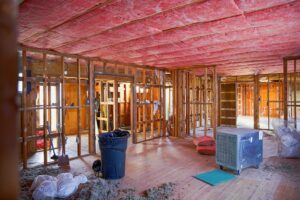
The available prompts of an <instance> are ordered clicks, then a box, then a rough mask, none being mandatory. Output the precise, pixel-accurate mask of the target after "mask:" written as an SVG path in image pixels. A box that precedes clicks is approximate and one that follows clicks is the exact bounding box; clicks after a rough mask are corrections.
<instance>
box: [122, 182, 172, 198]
mask: <svg viewBox="0 0 300 200" xmlns="http://www.w3.org/2000/svg"><path fill="white" fill-rule="evenodd" d="M174 186H175V184H174V183H171V182H169V183H164V184H162V185H160V186H158V187H153V188H150V189H147V190H146V191H145V192H144V194H143V195H138V194H136V192H135V190H134V189H131V190H130V189H128V190H126V191H125V196H123V197H121V198H120V200H168V199H171V196H172V193H173V191H174Z"/></svg>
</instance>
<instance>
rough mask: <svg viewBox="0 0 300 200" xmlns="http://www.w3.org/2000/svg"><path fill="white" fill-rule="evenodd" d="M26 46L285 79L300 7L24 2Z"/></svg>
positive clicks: (236, 0)
mask: <svg viewBox="0 0 300 200" xmlns="http://www.w3.org/2000/svg"><path fill="white" fill-rule="evenodd" d="M18 31H19V38H18V41H19V43H21V44H22V45H25V46H30V47H36V48H41V49H51V50H55V51H58V52H62V53H70V54H80V55H84V56H87V57H101V58H104V59H108V60H115V61H121V62H127V63H136V64H140V65H152V66H157V67H166V68H174V67H178V66H190V65H196V64H209V65H212V64H216V65H217V71H218V72H219V73H222V74H226V73H232V74H235V75H238V74H253V73H255V72H256V71H257V70H259V71H260V72H264V73H268V72H282V58H283V57H285V56H290V55H296V54H300V42H299V41H300V0H272V1H261V0H148V1H140V0H74V1H64V0H53V1H46V0H25V1H24V2H23V3H22V4H21V5H20V13H19V16H18Z"/></svg>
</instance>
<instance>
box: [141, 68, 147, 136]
mask: <svg viewBox="0 0 300 200" xmlns="http://www.w3.org/2000/svg"><path fill="white" fill-rule="evenodd" d="M143 84H144V87H143V88H144V90H143V98H142V99H143V121H146V109H147V108H146V99H147V93H146V70H145V69H143ZM146 131H147V123H143V139H144V140H146V139H147V135H146V134H147V133H146Z"/></svg>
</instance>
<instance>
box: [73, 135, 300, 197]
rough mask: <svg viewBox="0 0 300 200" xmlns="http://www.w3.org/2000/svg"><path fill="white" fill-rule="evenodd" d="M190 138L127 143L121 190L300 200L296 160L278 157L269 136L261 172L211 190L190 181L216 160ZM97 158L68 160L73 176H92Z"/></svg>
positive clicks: (299, 169)
mask: <svg viewBox="0 0 300 200" xmlns="http://www.w3.org/2000/svg"><path fill="white" fill-rule="evenodd" d="M191 139H192V138H187V139H174V138H162V139H155V140H153V141H148V142H144V143H140V144H136V145H134V144H130V145H129V147H128V150H127V160H126V177H125V178H124V179H123V180H122V183H121V187H124V188H128V187H130V188H132V187H133V188H135V189H136V190H137V192H142V191H144V190H145V189H147V188H150V187H153V186H157V185H160V184H161V183H165V182H175V183H176V188H175V189H176V191H175V193H174V194H175V195H174V197H175V199H187V200H192V199H209V200H216V199H222V200H223V199H230V200H234V199H237V200H242V199H253V200H258V199H262V200H265V199H278V200H279V199H280V200H281V199H300V194H299V192H300V159H282V158H278V157H277V156H276V154H277V148H276V146H277V145H276V143H275V138H273V136H266V137H264V161H263V164H262V165H261V166H260V168H259V169H254V168H248V169H245V170H244V171H242V173H241V175H240V176H238V177H237V179H235V180H233V181H230V182H227V183H224V184H222V185H219V186H215V187H212V186H209V185H207V184H205V183H203V182H201V181H198V180H196V179H194V178H193V177H192V176H193V175H195V174H198V173H201V172H205V171H208V170H212V169H215V168H218V166H217V165H216V164H215V157H214V156H204V155H199V154H198V153H197V152H196V151H195V147H194V145H193V144H192V142H191ZM96 158H97V156H87V157H83V158H80V159H76V160H73V161H71V168H72V171H73V172H74V173H76V174H77V173H82V172H85V173H86V172H87V171H92V170H91V163H92V162H93V161H94V160H95V159H96Z"/></svg>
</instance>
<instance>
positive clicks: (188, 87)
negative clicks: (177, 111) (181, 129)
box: [185, 73, 191, 135]
mask: <svg viewBox="0 0 300 200" xmlns="http://www.w3.org/2000/svg"><path fill="white" fill-rule="evenodd" d="M185 77H186V79H185V86H186V87H185V88H186V98H185V103H186V112H185V121H186V125H185V127H186V130H185V132H186V133H185V134H186V135H190V129H191V126H190V81H189V80H190V73H186V76H185Z"/></svg>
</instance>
